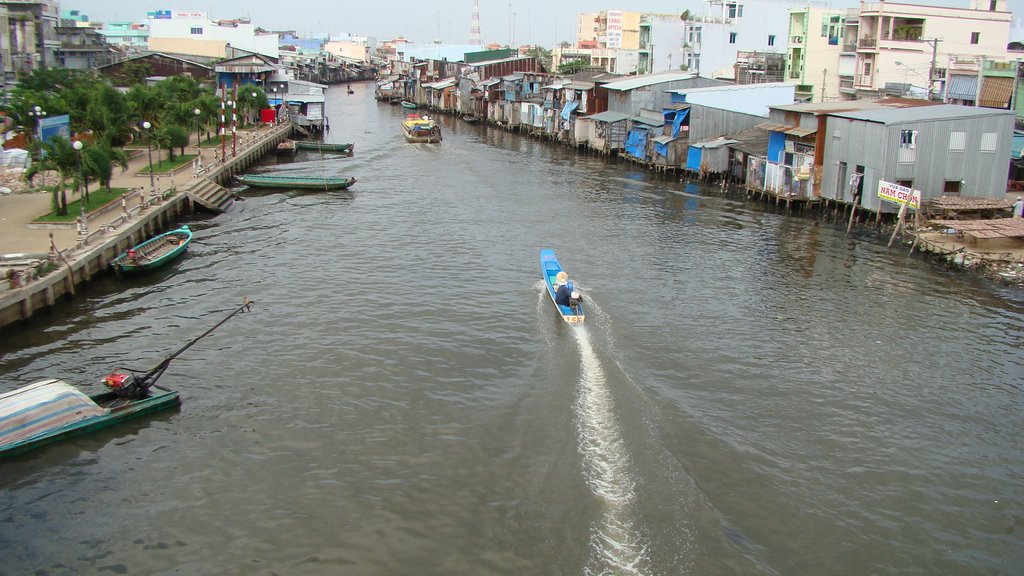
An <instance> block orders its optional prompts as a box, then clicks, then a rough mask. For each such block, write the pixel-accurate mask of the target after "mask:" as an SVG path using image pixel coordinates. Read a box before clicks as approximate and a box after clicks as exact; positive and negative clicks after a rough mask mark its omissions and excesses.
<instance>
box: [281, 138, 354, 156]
mask: <svg viewBox="0 0 1024 576" xmlns="http://www.w3.org/2000/svg"><path fill="white" fill-rule="evenodd" d="M295 144H296V145H297V146H298V147H299V149H301V150H319V151H321V152H341V153H342V154H348V153H350V152H352V151H353V149H354V148H355V144H352V143H348V144H331V143H327V142H313V141H309V140H298V141H296V143H295Z"/></svg>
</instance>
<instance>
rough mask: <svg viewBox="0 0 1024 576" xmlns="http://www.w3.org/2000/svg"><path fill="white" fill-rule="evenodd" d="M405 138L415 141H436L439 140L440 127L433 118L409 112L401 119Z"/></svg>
mask: <svg viewBox="0 0 1024 576" xmlns="http://www.w3.org/2000/svg"><path fill="white" fill-rule="evenodd" d="M402 132H403V133H404V134H405V139H406V140H408V141H409V142H415V143H422V142H426V143H436V142H440V141H441V139H442V138H441V127H440V126H438V124H437V122H435V121H434V119H432V118H429V117H427V116H419V115H418V114H409V115H408V116H406V117H405V120H403V121H402Z"/></svg>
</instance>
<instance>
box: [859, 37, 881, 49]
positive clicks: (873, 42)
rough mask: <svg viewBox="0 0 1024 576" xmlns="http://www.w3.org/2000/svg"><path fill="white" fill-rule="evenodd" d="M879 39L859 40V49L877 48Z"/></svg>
mask: <svg viewBox="0 0 1024 576" xmlns="http://www.w3.org/2000/svg"><path fill="white" fill-rule="evenodd" d="M877 47H878V38H858V39H857V48H877Z"/></svg>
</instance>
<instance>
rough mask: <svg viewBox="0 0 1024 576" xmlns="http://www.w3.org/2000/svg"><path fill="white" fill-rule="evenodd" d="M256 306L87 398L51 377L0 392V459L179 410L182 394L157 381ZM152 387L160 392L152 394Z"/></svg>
mask: <svg viewBox="0 0 1024 576" xmlns="http://www.w3.org/2000/svg"><path fill="white" fill-rule="evenodd" d="M252 304H253V302H252V301H251V300H249V299H248V298H246V299H245V300H244V301H243V302H242V305H241V306H239V307H238V308H236V309H235V310H234V311H233V312H231V314H229V315H228V316H227V318H224V319H223V320H221V321H220V322H218V323H217V324H215V325H214V326H213V328H210V329H209V330H207V331H206V332H203V333H202V334H200V335H199V336H198V337H196V338H193V339H192V340H191V341H189V342H188V343H187V344H185V345H184V346H182V347H181V348H179V349H178V350H177V351H175V352H174V353H172V354H170V355H168V356H167V357H166V358H164V359H163V360H162V361H161V362H160V363H159V364H157V365H156V367H154V368H152V369H150V370H149V371H147V372H145V373H143V372H135V371H134V370H132V369H126V368H117V369H115V371H114V372H113V373H111V374H109V375H107V377H106V378H104V379H103V384H104V386H105V388H106V390H105V391H104V392H99V393H97V394H91V395H87V394H85V393H84V392H82V391H80V390H79V389H77V388H75V387H74V386H71V385H70V384H68V383H66V382H64V381H62V380H57V379H55V378H51V379H47V380H40V381H38V382H35V383H33V384H29V385H28V386H24V387H22V388H18V389H17V390H12V391H10V392H6V393H3V394H0V458H3V457H7V456H13V455H15V454H20V453H22V452H26V451H28V450H31V449H33V448H38V447H40V446H44V445H46V444H49V443H51V442H56V441H57V440H63V439H65V438H69V437H71V436H77V435H79V434H85V433H86V432H93V431H96V430H100V429H102V428H107V427H109V426H113V425H115V424H120V423H121V422H124V421H126V420H130V419H132V418H137V417H139V416H142V415H144V414H149V413H151V412H156V411H158V410H166V409H168V408H171V407H174V406H177V405H178V404H180V402H181V400H180V398H179V396H178V393H177V392H176V391H174V390H167V389H165V388H161V387H160V386H157V384H156V381H157V379H159V378H160V376H162V375H163V373H164V372H165V371H166V370H167V368H168V367H169V366H170V365H171V361H172V360H174V359H175V358H177V357H178V356H179V355H181V354H182V353H183V352H184V351H185V350H188V349H189V348H190V347H192V345H193V344H195V343H196V342H198V341H199V340H201V339H203V338H204V337H206V336H208V335H209V334H210V333H211V332H213V331H214V330H216V329H217V328H218V327H219V326H220V325H221V324H224V323H225V322H227V321H228V320H230V319H231V318H232V317H233V316H235V315H236V314H238V313H240V312H246V311H248V310H250V309H251V308H252ZM154 388H155V389H157V390H158V391H156V392H154V391H152V389H154Z"/></svg>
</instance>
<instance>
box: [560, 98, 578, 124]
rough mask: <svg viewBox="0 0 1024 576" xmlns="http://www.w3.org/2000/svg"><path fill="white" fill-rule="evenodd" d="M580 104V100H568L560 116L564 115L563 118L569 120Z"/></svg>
mask: <svg viewBox="0 0 1024 576" xmlns="http://www.w3.org/2000/svg"><path fill="white" fill-rule="evenodd" d="M579 105H580V101H579V100H573V101H572V102H566V103H565V106H562V113H561V114H560V116H561V117H562V120H568V119H569V115H570V114H572V111H573V110H575V109H576V108H578V107H579Z"/></svg>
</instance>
